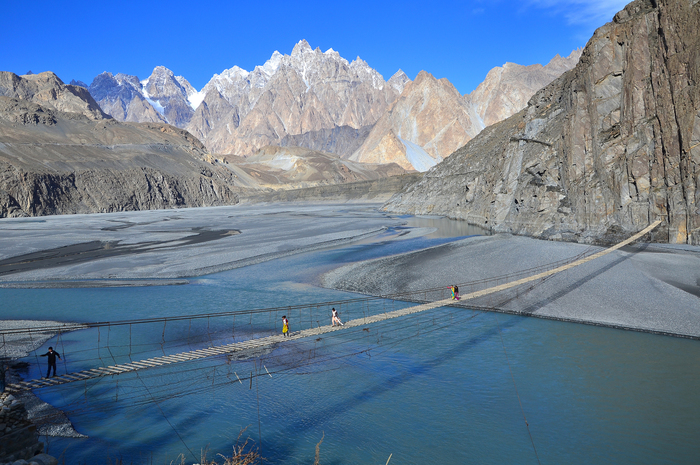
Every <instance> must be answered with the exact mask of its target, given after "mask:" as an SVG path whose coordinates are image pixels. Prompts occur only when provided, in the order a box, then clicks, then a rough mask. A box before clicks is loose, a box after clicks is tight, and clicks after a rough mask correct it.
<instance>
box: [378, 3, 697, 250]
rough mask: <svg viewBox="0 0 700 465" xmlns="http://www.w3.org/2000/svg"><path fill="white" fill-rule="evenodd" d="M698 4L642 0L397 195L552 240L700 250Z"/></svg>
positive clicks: (408, 202) (415, 208)
mask: <svg viewBox="0 0 700 465" xmlns="http://www.w3.org/2000/svg"><path fill="white" fill-rule="evenodd" d="M698 31H700V2H697V1H689V0H658V1H656V0H635V1H634V2H632V3H630V4H629V5H628V6H626V7H625V8H624V10H622V11H620V12H619V13H618V14H617V15H616V16H615V17H614V19H613V21H612V22H610V23H608V24H606V25H604V26H602V27H601V28H599V29H598V30H597V31H596V32H595V34H594V35H593V37H592V38H591V39H590V41H589V42H588V44H587V45H586V47H585V48H584V50H583V54H582V56H581V59H580V61H579V62H578V64H577V65H576V67H575V68H574V69H573V70H571V71H568V72H566V73H564V74H563V75H562V76H561V77H560V78H558V79H557V80H555V81H554V82H552V83H551V84H550V85H548V86H546V87H545V88H543V89H542V90H540V91H538V92H537V93H536V94H535V96H534V97H532V99H530V101H529V103H528V105H527V108H525V109H524V110H523V111H521V112H519V113H517V114H516V115H514V116H511V117H510V118H508V119H506V120H505V121H502V122H500V123H497V124H494V125H492V126H490V127H488V128H486V129H485V130H484V131H482V132H481V133H480V134H479V135H478V136H476V137H475V138H474V139H473V140H471V141H470V142H469V143H468V144H466V145H465V146H464V147H462V148H460V149H459V150H457V151H456V152H454V153H453V154H452V155H450V156H449V157H448V158H446V159H445V160H444V161H443V162H442V163H440V164H439V165H437V166H435V167H434V168H432V169H431V170H430V171H428V172H427V173H425V175H424V176H423V177H422V179H421V180H419V181H418V182H416V183H415V184H413V185H410V186H408V187H407V188H406V189H405V190H404V191H403V192H401V193H399V194H397V195H395V196H394V197H393V198H392V199H391V200H390V202H389V203H388V204H387V205H386V206H385V208H386V209H387V210H390V211H394V212H403V213H413V214H441V215H447V216H450V217H453V218H461V219H465V220H467V221H469V222H472V223H475V224H479V225H483V226H486V227H489V228H491V229H493V230H495V231H501V232H510V233H515V234H524V235H530V236H534V237H538V238H544V239H559V240H573V241H581V242H597V241H612V240H616V239H618V238H619V237H620V236H621V235H627V234H629V233H631V232H635V231H639V230H641V229H642V228H644V227H645V226H647V225H648V224H650V223H651V222H652V221H654V220H656V219H661V220H663V221H664V223H663V226H662V227H660V228H657V230H656V231H654V232H653V234H652V239H653V240H656V241H662V242H670V243H681V244H683V243H687V244H694V245H698V244H700V211H698V207H699V205H700V203H699V202H700V190H699V184H700V169H699V165H700V95H699V88H698V84H697V83H698V82H700V34H699V33H698Z"/></svg>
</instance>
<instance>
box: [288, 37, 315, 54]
mask: <svg viewBox="0 0 700 465" xmlns="http://www.w3.org/2000/svg"><path fill="white" fill-rule="evenodd" d="M309 52H311V53H313V50H312V48H311V45H309V43H308V42H307V41H306V39H301V40H300V41H299V42H297V44H296V45H295V46H294V48H293V49H292V57H296V56H298V55H302V54H304V53H309Z"/></svg>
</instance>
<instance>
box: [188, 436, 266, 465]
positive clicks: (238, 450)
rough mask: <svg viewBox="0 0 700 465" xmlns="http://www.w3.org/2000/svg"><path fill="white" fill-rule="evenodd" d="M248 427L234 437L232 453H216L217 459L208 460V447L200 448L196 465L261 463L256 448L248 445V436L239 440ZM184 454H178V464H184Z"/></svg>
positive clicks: (249, 464) (247, 464)
mask: <svg viewBox="0 0 700 465" xmlns="http://www.w3.org/2000/svg"><path fill="white" fill-rule="evenodd" d="M247 429H248V427H246V428H244V429H243V430H242V431H241V432H240V433H239V434H238V439H236V444H234V445H233V454H231V455H230V456H226V455H223V454H216V455H217V457H218V459H217V461H214V460H209V459H208V458H207V453H208V452H209V449H208V448H207V449H202V453H201V458H200V460H199V464H198V465H251V464H254V463H262V461H263V459H262V457H261V456H260V452H259V450H258V448H257V447H256V448H253V447H249V446H248V443H249V442H250V441H251V440H250V438H246V439H245V440H244V441H243V440H241V437H242V436H243V433H245V431H246V430H247ZM186 463H187V462H186V461H185V456H184V455H180V465H186Z"/></svg>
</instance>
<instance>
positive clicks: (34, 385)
mask: <svg viewBox="0 0 700 465" xmlns="http://www.w3.org/2000/svg"><path fill="white" fill-rule="evenodd" d="M659 224H661V221H656V222H654V223H653V224H651V225H649V226H648V227H647V228H645V229H643V230H642V231H640V232H639V233H637V234H635V235H633V236H631V237H630V238H628V239H626V240H624V241H622V242H620V243H618V244H616V245H614V246H612V247H610V248H607V249H604V250H602V251H600V252H597V253H594V254H592V255H589V256H586V257H584V258H580V259H577V260H575V261H571V262H569V263H565V264H562V265H560V266H557V267H555V268H552V269H548V270H545V271H541V272H539V273H535V274H532V275H530V276H526V277H523V278H520V279H515V280H511V281H509V282H506V283H504V284H499V285H496V286H491V287H488V288H486V289H481V290H477V291H474V292H470V293H467V294H465V295H462V296H461V300H462V301H465V300H471V299H475V298H477V297H482V296H486V295H489V294H493V293H497V292H501V291H505V290H508V289H512V288H515V287H518V286H522V285H524V284H527V283H531V282H534V281H537V280H541V279H544V278H547V277H549V276H552V275H554V274H557V273H561V272H563V271H566V270H569V269H571V268H574V267H576V266H579V265H582V264H584V263H588V262H590V261H592V260H595V259H597V258H600V257H602V256H604V255H607V254H609V253H611V252H613V251H615V250H618V249H620V248H622V247H624V246H626V245H628V244H630V243H632V242H634V241H636V240H638V239H639V238H641V237H643V236H644V235H646V234H647V233H649V232H650V231H652V230H653V229H654V228H656V227H657V226H658V225H659ZM455 303H456V302H455V300H453V299H452V298H447V299H439V300H435V301H432V302H427V303H423V304H419V305H414V306H409V307H406V308H402V309H399V310H394V311H389V312H383V313H379V314H375V315H366V316H363V317H361V318H356V319H352V320H349V321H347V322H345V324H344V325H343V326H333V325H323V326H322V325H320V324H318V325H317V326H316V327H313V324H312V325H311V326H312V327H310V328H307V329H302V330H299V331H296V332H292V333H290V335H289V336H286V337H285V336H283V335H281V334H276V335H272V336H267V337H259V338H253V339H248V340H245V341H241V342H233V343H230V344H223V345H212V346H210V347H206V348H202V349H197V350H190V351H185V352H180V353H175V354H170V355H163V356H158V357H151V358H146V359H142V360H138V361H130V362H128V363H122V364H114V365H107V366H100V367H97V368H92V369H88V370H83V371H77V372H73V373H67V374H64V375H60V376H54V377H52V378H40V379H32V380H26V381H21V382H18V383H14V384H9V385H8V386H7V387H6V390H7V391H10V392H18V391H22V390H32V389H40V388H44V387H49V386H57V385H61V384H67V383H73V382H78V381H86V380H90V379H96V378H102V377H106V376H114V375H120V374H126V373H130V372H138V371H141V370H147V369H151V368H157V367H161V366H165V365H170V364H176V363H183V362H189V361H194V360H199V359H205V358H209V357H214V356H220V355H231V354H235V353H236V352H243V351H254V350H259V349H265V348H270V347H274V346H276V345H278V344H283V343H286V342H290V341H294V340H299V339H305V338H312V337H316V338H318V337H319V336H321V335H323V334H328V333H331V332H336V331H347V330H349V329H350V328H364V327H366V326H368V325H372V324H375V323H379V322H382V321H386V320H390V319H395V318H400V317H404V316H408V315H411V314H416V313H420V312H425V311H427V310H431V309H434V308H438V307H444V306H450V305H454V304H455ZM290 308H291V307H290ZM187 318H192V317H181V319H187ZM144 321H145V320H144ZM153 321H156V320H153ZM113 323H121V324H127V323H129V322H113ZM129 324H130V323H129ZM103 325H105V326H107V325H110V323H103ZM86 327H90V325H89V324H76V325H63V326H61V327H60V329H58V330H59V331H63V332H65V331H71V330H77V329H83V328H86ZM43 330H46V328H43ZM164 331H165V330H164ZM239 381H240V380H239Z"/></svg>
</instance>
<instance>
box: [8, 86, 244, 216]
mask: <svg viewBox="0 0 700 465" xmlns="http://www.w3.org/2000/svg"><path fill="white" fill-rule="evenodd" d="M42 74H44V75H46V74H50V75H51V76H49V78H50V79H48V80H46V82H48V83H51V82H53V86H54V89H53V90H51V89H44V90H43V91H42V92H35V93H34V94H31V93H25V94H21V95H22V96H23V97H26V98H20V99H18V98H8V97H0V218H2V217H7V216H11V217H16V216H35V215H50V214H66V213H93V212H110V211H123V210H144V209H156V208H173V207H194V206H209V205H228V204H233V203H237V202H238V196H237V193H236V190H237V188H236V187H235V178H234V176H233V174H232V173H231V172H230V171H229V170H228V169H226V168H225V167H222V166H218V165H216V164H215V163H213V162H212V160H211V156H210V155H209V154H208V152H207V151H206V148H205V147H204V146H203V145H202V144H201V142H199V141H198V140H197V139H195V138H194V137H193V136H192V135H191V134H189V133H188V132H186V131H184V130H182V129H178V128H175V127H173V126H170V125H167V124H162V123H161V124H157V123H141V124H137V123H119V122H117V121H115V120H113V119H102V118H100V117H99V114H95V113H94V112H92V109H91V105H92V104H94V100H93V99H92V97H90V95H89V94H87V90H85V89H84V88H80V87H75V86H65V85H63V84H62V83H61V82H60V80H58V78H55V76H54V75H53V74H52V73H42ZM42 74H39V75H35V76H32V77H33V78H34V77H36V76H42ZM24 80H25V78H24V77H16V78H12V79H10V82H11V83H19V85H17V86H15V89H23V88H25V87H27V86H28V84H26V83H24V82H23V81H24ZM30 84H31V83H30ZM47 86H48V84H47ZM0 89H3V90H2V92H3V93H4V94H5V95H7V94H9V91H8V90H7V88H3V87H1V86H0ZM75 89H82V90H83V91H84V92H85V95H86V96H87V97H86V99H85V100H84V101H83V100H81V101H82V102H83V104H82V106H81V105H80V104H78V103H76V102H74V101H73V100H70V99H69V100H68V103H67V104H66V103H65V102H64V101H63V100H62V99H61V96H64V95H66V94H71V95H74V94H73V93H72V92H73V91H74V90H75ZM17 94H19V93H18V92H15V95H17ZM46 95H55V96H56V98H55V99H54V100H51V99H50V98H49V99H48V103H46V100H47V99H46V97H45V96H46ZM71 99H72V97H71ZM35 100H38V101H40V102H42V104H41V105H39V104H37V103H35V102H34V101H35ZM44 103H46V105H47V106H44ZM66 105H67V106H68V108H71V109H78V110H79V111H81V113H76V112H64V111H58V110H56V109H51V108H50V107H53V108H57V107H62V108H63V107H66ZM95 105H96V104H95ZM49 106H50V107H49ZM97 108H98V110H99V107H97ZM100 113H101V111H100Z"/></svg>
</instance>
